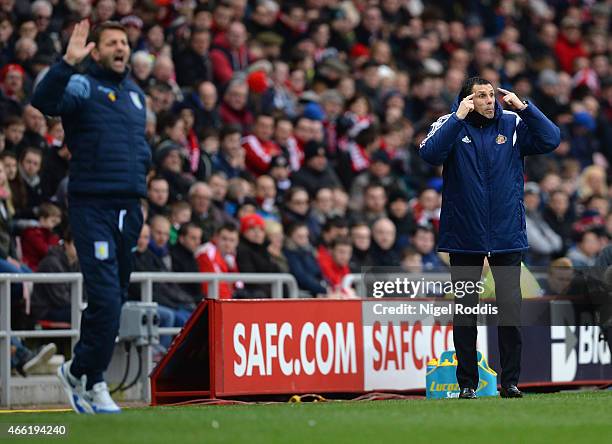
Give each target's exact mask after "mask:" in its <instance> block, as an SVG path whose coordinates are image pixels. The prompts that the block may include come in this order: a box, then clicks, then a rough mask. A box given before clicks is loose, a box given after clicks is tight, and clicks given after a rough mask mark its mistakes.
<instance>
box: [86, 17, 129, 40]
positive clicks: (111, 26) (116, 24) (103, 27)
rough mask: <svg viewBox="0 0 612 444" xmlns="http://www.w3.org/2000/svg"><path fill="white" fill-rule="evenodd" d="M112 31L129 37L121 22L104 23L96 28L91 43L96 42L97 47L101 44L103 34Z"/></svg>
mask: <svg viewBox="0 0 612 444" xmlns="http://www.w3.org/2000/svg"><path fill="white" fill-rule="evenodd" d="M110 29H113V30H115V31H121V32H123V33H124V34H125V35H126V37H127V29H125V26H123V25H122V24H121V23H119V22H114V21H107V22H104V23H100V24H99V25H98V26H96V27H95V28H94V30H93V33H92V34H91V40H90V41H92V42H94V43H95V44H96V46H98V45H99V44H100V38H101V37H102V33H103V32H104V31H108V30H110Z"/></svg>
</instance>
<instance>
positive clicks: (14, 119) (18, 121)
mask: <svg viewBox="0 0 612 444" xmlns="http://www.w3.org/2000/svg"><path fill="white" fill-rule="evenodd" d="M11 125H23V126H25V122H24V121H23V119H22V118H21V117H19V116H15V115H9V116H8V117H6V118H5V119H4V120H3V121H2V127H3V128H5V129H6V128H8V127H9V126H11Z"/></svg>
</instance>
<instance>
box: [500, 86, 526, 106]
mask: <svg viewBox="0 0 612 444" xmlns="http://www.w3.org/2000/svg"><path fill="white" fill-rule="evenodd" d="M497 90H498V91H499V92H500V93H502V94H503V95H504V97H503V98H502V100H503V101H504V103H506V104H508V105H510V106H511V107H512V108H514V109H516V110H518V111H521V110H524V109H525V108H527V105H525V104H524V103H523V102H522V101H521V99H519V98H518V96H517V95H516V94H514V93H513V92H511V91H508V90H507V89H503V88H497Z"/></svg>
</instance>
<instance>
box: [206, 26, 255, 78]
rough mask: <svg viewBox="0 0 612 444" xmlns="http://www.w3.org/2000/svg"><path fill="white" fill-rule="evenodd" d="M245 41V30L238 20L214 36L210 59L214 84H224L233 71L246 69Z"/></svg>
mask: <svg viewBox="0 0 612 444" xmlns="http://www.w3.org/2000/svg"><path fill="white" fill-rule="evenodd" d="M246 42H247V31H246V28H245V26H244V25H243V24H242V23H240V22H233V23H232V24H231V25H230V26H229V28H228V30H227V32H225V33H223V34H219V35H217V36H216V37H215V38H214V40H213V46H214V49H212V50H211V51H210V61H211V64H212V67H213V76H214V79H215V83H216V84H218V85H225V84H227V83H228V82H229V81H230V80H231V79H232V77H233V76H234V73H235V72H239V71H246V69H247V67H248V66H249V59H250V57H249V50H248V48H247V45H246Z"/></svg>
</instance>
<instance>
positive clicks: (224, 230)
mask: <svg viewBox="0 0 612 444" xmlns="http://www.w3.org/2000/svg"><path fill="white" fill-rule="evenodd" d="M237 247H238V228H237V227H236V225H234V224H232V223H226V224H223V225H222V226H221V227H219V228H218V229H217V231H216V232H215V235H214V237H213V239H212V241H210V242H207V243H205V244H204V245H202V246H201V247H200V248H198V250H196V252H195V256H196V261H197V262H198V266H199V267H200V272H202V273H237V272H238V266H237V264H236V248H237ZM235 286H236V287H240V283H236V284H235V285H234V284H233V283H230V282H220V283H219V299H231V298H232V294H233V293H234V287H235ZM202 293H203V294H208V283H206V282H203V283H202Z"/></svg>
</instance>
